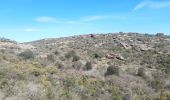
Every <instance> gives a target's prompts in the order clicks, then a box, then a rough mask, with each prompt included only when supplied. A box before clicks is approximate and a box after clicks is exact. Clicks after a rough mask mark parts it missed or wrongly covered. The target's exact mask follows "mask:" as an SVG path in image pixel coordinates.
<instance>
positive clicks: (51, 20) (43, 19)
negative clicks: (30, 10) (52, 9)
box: [35, 16, 57, 23]
mask: <svg viewBox="0 0 170 100" xmlns="http://www.w3.org/2000/svg"><path fill="white" fill-rule="evenodd" d="M35 20H36V21H37V22H45V23H56V22H57V20H56V19H55V18H53V17H46V16H43V17H38V18H36V19H35Z"/></svg>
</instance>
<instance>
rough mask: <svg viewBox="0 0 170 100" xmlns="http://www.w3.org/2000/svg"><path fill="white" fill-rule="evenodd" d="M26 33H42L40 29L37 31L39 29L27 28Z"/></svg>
mask: <svg viewBox="0 0 170 100" xmlns="http://www.w3.org/2000/svg"><path fill="white" fill-rule="evenodd" d="M24 31H25V32H38V31H40V29H37V28H26V29H24Z"/></svg>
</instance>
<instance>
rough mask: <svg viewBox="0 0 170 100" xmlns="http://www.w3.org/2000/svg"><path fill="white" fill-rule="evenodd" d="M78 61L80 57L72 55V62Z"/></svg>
mask: <svg viewBox="0 0 170 100" xmlns="http://www.w3.org/2000/svg"><path fill="white" fill-rule="evenodd" d="M78 60H80V57H79V56H77V55H73V60H72V61H73V62H75V61H78Z"/></svg>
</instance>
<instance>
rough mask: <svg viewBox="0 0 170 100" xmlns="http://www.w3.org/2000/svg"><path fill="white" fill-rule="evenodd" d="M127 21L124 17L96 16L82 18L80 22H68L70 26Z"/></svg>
mask: <svg viewBox="0 0 170 100" xmlns="http://www.w3.org/2000/svg"><path fill="white" fill-rule="evenodd" d="M113 19H116V20H125V19H126V18H125V17H124V16H115V15H95V16H86V17H81V18H80V19H78V20H73V21H67V23H68V24H81V23H88V22H94V21H101V20H113Z"/></svg>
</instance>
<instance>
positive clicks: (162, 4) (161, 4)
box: [134, 1, 170, 10]
mask: <svg viewBox="0 0 170 100" xmlns="http://www.w3.org/2000/svg"><path fill="white" fill-rule="evenodd" d="M167 7H170V1H143V2H140V3H139V4H137V5H136V7H135V8H134V10H139V9H142V8H152V9H157V8H167Z"/></svg>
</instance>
